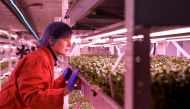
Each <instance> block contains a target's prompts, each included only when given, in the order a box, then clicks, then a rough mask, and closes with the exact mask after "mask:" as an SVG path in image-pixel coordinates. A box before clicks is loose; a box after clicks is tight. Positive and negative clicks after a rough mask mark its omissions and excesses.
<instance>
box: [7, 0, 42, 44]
mask: <svg viewBox="0 0 190 109" xmlns="http://www.w3.org/2000/svg"><path fill="white" fill-rule="evenodd" d="M10 1H11V4H12V5H13V6H14V8H15V9H16V10H17V12H18V13H19V14H20V15H21V17H22V19H23V20H24V22H25V24H26V25H27V26H28V28H29V29H30V30H31V31H32V33H33V35H34V36H35V38H36V39H37V40H39V38H38V35H37V34H36V32H35V31H34V30H33V29H32V28H31V26H30V24H28V22H27V21H26V19H25V17H24V16H23V14H22V12H21V11H20V10H19V9H18V7H17V6H16V5H15V3H14V2H13V0H10Z"/></svg>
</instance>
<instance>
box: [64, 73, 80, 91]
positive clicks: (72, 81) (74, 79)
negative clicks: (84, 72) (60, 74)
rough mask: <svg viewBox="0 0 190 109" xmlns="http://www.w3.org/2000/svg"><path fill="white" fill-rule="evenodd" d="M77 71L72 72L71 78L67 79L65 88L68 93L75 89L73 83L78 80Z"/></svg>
mask: <svg viewBox="0 0 190 109" xmlns="http://www.w3.org/2000/svg"><path fill="white" fill-rule="evenodd" d="M78 73H79V71H78V70H74V71H73V72H72V74H71V77H70V78H69V80H68V82H67V87H68V89H69V90H70V91H72V90H73V89H74V88H75V86H74V85H75V83H76V81H77V79H78Z"/></svg>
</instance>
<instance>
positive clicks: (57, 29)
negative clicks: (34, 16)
mask: <svg viewBox="0 0 190 109" xmlns="http://www.w3.org/2000/svg"><path fill="white" fill-rule="evenodd" d="M72 33H73V31H72V29H71V27H70V26H69V25H67V24H66V23H63V22H52V23H50V24H49V25H48V26H47V27H46V28H45V30H44V32H43V34H42V37H41V39H40V41H39V45H40V46H42V45H45V46H49V45H50V43H49V41H48V39H50V38H52V39H55V41H56V40H57V39H59V38H61V37H62V36H65V35H71V34H72Z"/></svg>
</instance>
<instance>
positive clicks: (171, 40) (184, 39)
mask: <svg viewBox="0 0 190 109" xmlns="http://www.w3.org/2000/svg"><path fill="white" fill-rule="evenodd" d="M189 40H190V38H183V39H166V41H167V42H173V41H189Z"/></svg>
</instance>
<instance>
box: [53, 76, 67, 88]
mask: <svg viewBox="0 0 190 109" xmlns="http://www.w3.org/2000/svg"><path fill="white" fill-rule="evenodd" d="M65 86H66V82H65V79H64V78H63V77H62V76H60V77H59V78H57V79H56V80H54V84H53V88H64V87H65Z"/></svg>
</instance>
